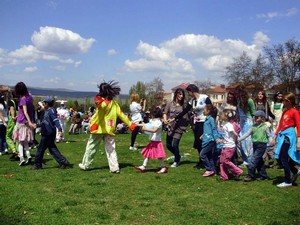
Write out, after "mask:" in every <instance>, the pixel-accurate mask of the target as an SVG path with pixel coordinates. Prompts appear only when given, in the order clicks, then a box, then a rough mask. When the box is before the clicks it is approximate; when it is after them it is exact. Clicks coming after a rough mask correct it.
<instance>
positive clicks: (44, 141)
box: [32, 97, 70, 170]
mask: <svg viewBox="0 0 300 225" xmlns="http://www.w3.org/2000/svg"><path fill="white" fill-rule="evenodd" d="M43 105H44V109H45V114H44V118H43V119H42V122H41V123H40V124H38V125H37V126H38V127H40V128H41V140H40V144H39V146H38V149H37V151H36V155H35V160H34V163H35V165H34V166H33V167H32V169H34V170H39V169H42V168H43V167H42V162H43V157H44V153H45V151H46V149H47V148H48V149H49V152H50V154H51V155H52V156H53V158H54V159H55V160H56V161H57V162H58V163H59V168H60V169H66V167H68V166H70V163H69V162H68V160H67V159H66V158H65V157H64V156H63V155H62V154H61V153H60V151H59V150H58V149H57V147H56V145H55V139H56V128H57V129H58V131H59V134H60V135H62V133H63V131H62V127H61V125H60V123H59V120H58V118H57V115H56V110H54V109H53V105H54V99H53V98H52V97H45V98H44V100H43Z"/></svg>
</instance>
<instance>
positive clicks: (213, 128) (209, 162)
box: [200, 104, 221, 177]
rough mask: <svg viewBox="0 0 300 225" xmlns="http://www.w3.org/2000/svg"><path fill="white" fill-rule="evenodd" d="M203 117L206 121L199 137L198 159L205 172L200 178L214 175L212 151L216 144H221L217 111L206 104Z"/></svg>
mask: <svg viewBox="0 0 300 225" xmlns="http://www.w3.org/2000/svg"><path fill="white" fill-rule="evenodd" d="M203 113H204V115H205V116H206V119H205V121H204V126H203V134H202V135H201V136H200V139H201V140H202V150H201V152H200V157H201V160H202V162H203V165H204V166H205V169H206V171H205V172H204V173H203V175H202V176H204V177H209V176H213V175H215V174H216V168H215V164H214V159H213V151H214V149H215V148H216V142H221V140H220V139H219V137H220V135H219V133H218V131H217V125H216V120H215V118H216V116H217V109H216V107H214V106H213V105H212V104H207V105H205V107H204V112H203Z"/></svg>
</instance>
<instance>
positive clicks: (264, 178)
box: [256, 177, 268, 181]
mask: <svg viewBox="0 0 300 225" xmlns="http://www.w3.org/2000/svg"><path fill="white" fill-rule="evenodd" d="M256 180H258V181H264V180H268V177H258V178H256Z"/></svg>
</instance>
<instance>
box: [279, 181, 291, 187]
mask: <svg viewBox="0 0 300 225" xmlns="http://www.w3.org/2000/svg"><path fill="white" fill-rule="evenodd" d="M276 186H277V187H279V188H287V187H290V186H292V183H286V182H282V183H280V184H277V185H276Z"/></svg>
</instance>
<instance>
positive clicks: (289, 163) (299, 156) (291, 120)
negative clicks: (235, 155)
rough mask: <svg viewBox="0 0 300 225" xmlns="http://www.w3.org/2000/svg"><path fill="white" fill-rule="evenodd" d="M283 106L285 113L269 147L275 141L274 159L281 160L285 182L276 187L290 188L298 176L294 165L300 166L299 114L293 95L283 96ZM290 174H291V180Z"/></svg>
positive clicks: (299, 171) (298, 171) (299, 172)
mask: <svg viewBox="0 0 300 225" xmlns="http://www.w3.org/2000/svg"><path fill="white" fill-rule="evenodd" d="M283 104H284V108H285V111H284V112H283V114H282V117H281V119H280V121H279V125H278V128H277V130H276V132H275V136H274V139H273V141H272V142H271V145H274V144H275V141H276V151H275V158H276V159H280V160H281V163H282V166H283V169H284V178H285V180H284V182H282V183H280V184H278V185H277V187H279V188H285V187H290V186H292V184H293V183H294V182H295V181H296V179H297V176H298V175H299V174H300V170H298V169H297V168H296V167H295V166H296V163H297V164H300V114H299V111H298V110H297V109H296V108H295V105H296V97H295V95H294V94H293V93H287V94H285V95H284V97H283ZM295 128H296V129H297V134H296V131H295ZM291 172H292V173H293V177H292V178H291Z"/></svg>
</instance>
